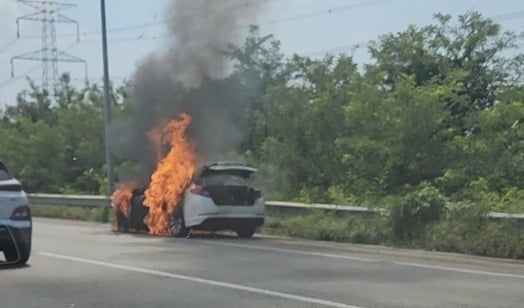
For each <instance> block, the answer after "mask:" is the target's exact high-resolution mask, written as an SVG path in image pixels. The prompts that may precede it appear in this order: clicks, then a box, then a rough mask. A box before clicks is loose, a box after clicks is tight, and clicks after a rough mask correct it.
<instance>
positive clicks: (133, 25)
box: [0, 0, 524, 106]
mask: <svg viewBox="0 0 524 308" xmlns="http://www.w3.org/2000/svg"><path fill="white" fill-rule="evenodd" d="M171 1H191V0H106V11H107V25H108V29H109V32H108V37H109V64H110V66H109V71H110V78H111V79H112V80H113V81H114V82H116V83H118V82H121V81H122V80H124V79H126V78H127V79H129V78H130V77H131V76H132V74H133V71H134V70H135V67H136V64H137V62H138V61H140V59H142V58H143V57H144V56H146V55H147V54H149V53H151V52H157V51H159V50H162V49H163V48H164V47H165V46H166V39H165V38H164V37H165V35H166V29H165V26H164V23H163V18H164V12H165V8H166V7H167V5H168V4H169V2H171ZM215 1H220V0H215ZM257 1H259V2H261V1H267V2H269V7H270V9H268V10H266V11H265V13H264V14H263V15H262V16H261V17H260V19H259V22H258V24H259V25H260V27H261V32H262V34H273V35H274V36H275V38H276V39H278V40H280V41H281V46H282V50H283V51H284V53H285V54H287V55H292V54H294V53H297V54H300V55H307V56H315V57H316V56H323V55H324V54H325V53H326V52H329V53H333V54H336V53H339V52H344V51H350V49H351V48H352V46H353V45H355V44H360V45H362V44H365V43H366V42H367V41H369V40H375V39H377V37H378V36H379V35H381V34H385V33H389V32H398V31H402V30H403V29H405V28H406V27H408V26H409V25H410V24H415V25H419V26H424V25H427V24H430V23H431V22H432V16H433V14H434V13H437V12H440V13H445V14H451V15H453V16H454V17H456V16H457V15H460V14H463V13H465V12H467V11H469V10H476V11H479V12H481V13H482V14H484V15H485V16H489V17H494V18H496V20H497V22H499V23H500V24H501V25H502V26H503V28H504V29H505V30H511V31H515V32H522V31H524V1H522V0H499V1H496V0H438V1H436V0H242V2H246V3H254V2H257ZM61 2H69V3H72V4H75V5H76V6H75V7H72V8H70V9H67V10H65V11H63V12H62V13H63V14H64V15H66V16H68V17H70V18H72V19H74V20H76V21H78V23H79V26H80V33H81V35H80V41H79V42H76V35H75V32H76V28H75V25H74V24H59V25H57V44H58V46H59V48H62V49H65V50H66V52H68V53H70V54H71V55H74V56H75V57H78V58H80V59H83V60H85V61H86V62H87V67H88V79H89V81H90V82H98V83H99V82H101V78H102V51H101V39H100V38H101V36H100V28H101V27H100V6H99V5H100V3H99V2H100V1H98V0H61ZM32 12H34V9H32V8H30V7H28V6H25V5H23V4H21V3H19V2H17V0H0V106H2V105H6V104H14V103H15V98H16V94H17V93H19V92H20V91H22V90H23V89H27V88H28V82H27V80H26V77H29V78H31V79H32V80H34V81H35V82H36V83H37V84H40V83H41V79H42V71H41V66H40V63H39V62H31V61H15V62H14V76H15V77H14V78H13V77H11V64H10V59H11V58H12V57H14V56H17V55H21V54H24V53H28V52H31V51H36V50H39V49H41V48H42V45H41V44H42V43H41V25H40V23H39V22H31V21H21V22H20V38H18V39H17V26H16V18H17V17H20V16H23V15H26V14H30V13H32ZM506 14H508V15H506ZM523 51H524V50H523ZM366 55H367V54H366V50H365V48H364V47H362V48H360V49H359V50H358V51H357V52H356V53H355V58H356V60H357V61H358V62H360V63H362V62H366V61H369V58H367V56H366ZM59 68H60V72H61V73H64V72H69V73H70V74H71V76H72V78H73V82H74V83H75V84H78V85H81V84H82V83H83V82H84V80H85V77H84V76H85V73H84V66H83V65H81V64H78V63H71V64H60V66H59Z"/></svg>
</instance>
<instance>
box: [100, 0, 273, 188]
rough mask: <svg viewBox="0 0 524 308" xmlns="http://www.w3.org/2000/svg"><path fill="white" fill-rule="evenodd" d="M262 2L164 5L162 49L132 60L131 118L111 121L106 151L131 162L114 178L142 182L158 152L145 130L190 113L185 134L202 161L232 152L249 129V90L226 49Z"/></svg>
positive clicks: (184, 0) (183, 0)
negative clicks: (165, 39) (165, 36)
mask: <svg viewBox="0 0 524 308" xmlns="http://www.w3.org/2000/svg"><path fill="white" fill-rule="evenodd" d="M265 2H266V1H247V0H244V1H242V0H177V1H172V3H171V4H170V5H169V7H168V9H167V16H166V19H167V20H166V24H167V31H168V34H169V37H170V38H169V39H168V42H167V48H166V49H165V50H162V51H159V52H156V53H153V54H151V55H149V56H147V57H146V58H145V59H143V60H142V61H141V62H140V63H139V64H138V66H137V69H136V72H135V74H134V78H133V89H132V101H133V117H132V118H131V119H129V120H127V121H120V122H115V123H114V125H113V126H112V127H111V139H110V140H111V149H112V152H113V154H114V155H115V156H117V157H118V158H120V159H128V160H132V161H134V162H135V165H134V167H132V168H124V169H123V170H122V169H120V170H119V172H118V177H119V181H121V182H122V181H129V180H133V181H137V182H139V183H142V184H145V183H147V180H148V178H149V175H150V172H152V171H153V168H154V166H155V164H156V160H157V157H156V156H157V155H156V152H155V150H154V147H153V146H152V144H151V143H150V141H149V140H148V138H147V133H148V132H149V131H150V130H151V129H153V128H155V127H157V126H158V125H159V124H160V123H162V122H163V121H168V120H171V119H173V118H175V117H176V116H177V115H178V114H180V113H182V112H186V113H188V114H189V115H191V117H192V119H193V120H192V122H191V124H190V126H189V128H188V136H189V138H190V139H191V140H192V141H193V142H195V145H196V151H197V157H198V158H199V161H201V162H204V161H209V160H214V159H221V158H223V157H224V156H225V155H226V153H230V152H234V151H235V150H236V149H237V148H238V146H239V143H240V142H241V141H242V140H243V138H244V137H245V134H246V130H247V126H246V119H245V110H246V108H247V106H246V104H247V102H246V99H245V97H246V93H243V92H242V89H241V87H240V83H239V82H238V80H236V79H235V78H234V77H231V76H230V72H231V68H232V67H233V65H232V62H231V59H230V58H229V56H228V55H227V54H226V53H225V51H226V50H227V49H228V46H229V45H230V44H237V43H239V42H241V40H242V39H243V37H244V35H245V34H246V33H247V31H248V27H246V25H248V24H254V23H256V20H257V17H258V16H260V14H261V13H263V12H264V11H265V10H266V5H265Z"/></svg>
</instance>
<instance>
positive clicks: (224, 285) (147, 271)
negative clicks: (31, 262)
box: [40, 252, 364, 308]
mask: <svg viewBox="0 0 524 308" xmlns="http://www.w3.org/2000/svg"><path fill="white" fill-rule="evenodd" d="M40 255H42V256H45V257H49V258H55V259H60V260H67V261H73V262H79V263H85V264H91V265H98V266H103V267H107V268H114V269H119V270H124V271H128V272H135V273H141V274H148V275H154V276H160V277H167V278H173V279H178V280H185V281H191V282H196V283H200V284H205V285H210V286H215V287H222V288H227V289H233V290H239V291H245V292H250V293H256V294H262V295H268V296H273V297H279V298H284V299H289V300H295V301H300V302H304V303H309V304H318V305H322V306H326V307H335V308H364V307H360V306H354V305H347V304H344V303H339V302H333V301H330V300H325V299H320V298H314V297H307V296H301V295H296V294H290V293H283V292H277V291H272V290H266V289H260V288H254V287H248V286H243V285H239V284H234V283H229V282H223V281H217V280H210V279H205V278H199V277H193V276H186V275H179V274H173V273H168V272H161V271H157V270H152V269H147V268H141V267H135V266H129V265H122V264H116V263H108V262H103V261H97V260H90V259H84V258H78V257H72V256H66V255H61V254H55V253H50V252H41V253H40Z"/></svg>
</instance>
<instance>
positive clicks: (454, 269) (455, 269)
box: [200, 241, 524, 279]
mask: <svg viewBox="0 0 524 308" xmlns="http://www.w3.org/2000/svg"><path fill="white" fill-rule="evenodd" d="M200 242H203V243H206V244H212V245H222V246H231V247H239V248H248V249H255V250H267V251H275V252H283V253H293V254H299V255H309V256H316V257H326V258H333V259H345V260H353V261H363V262H386V263H391V264H395V265H401V266H409V267H418V268H427V269H434V270H444V271H450V272H457V273H466V274H477V275H484V276H492V277H504V278H517V279H524V275H518V274H508V273H497V272H489V271H482V270H470V269H464V268H458V267H448V266H440V265H431V264H423V263H414V262H401V261H391V260H386V259H383V260H381V259H372V258H364V257H352V256H347V255H339V254H329V253H322V252H312V251H304V250H296V249H287V248H277V247H268V246H258V245H247V244H235V243H226V242H217V241H200Z"/></svg>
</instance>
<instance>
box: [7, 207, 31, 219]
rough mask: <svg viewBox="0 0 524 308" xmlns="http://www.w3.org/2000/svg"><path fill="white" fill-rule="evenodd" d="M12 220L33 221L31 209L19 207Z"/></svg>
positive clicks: (12, 215)
mask: <svg viewBox="0 0 524 308" xmlns="http://www.w3.org/2000/svg"><path fill="white" fill-rule="evenodd" d="M11 219H12V220H31V209H30V208H29V206H27V205H24V206H19V207H17V208H16V209H15V210H14V211H13V214H11Z"/></svg>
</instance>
